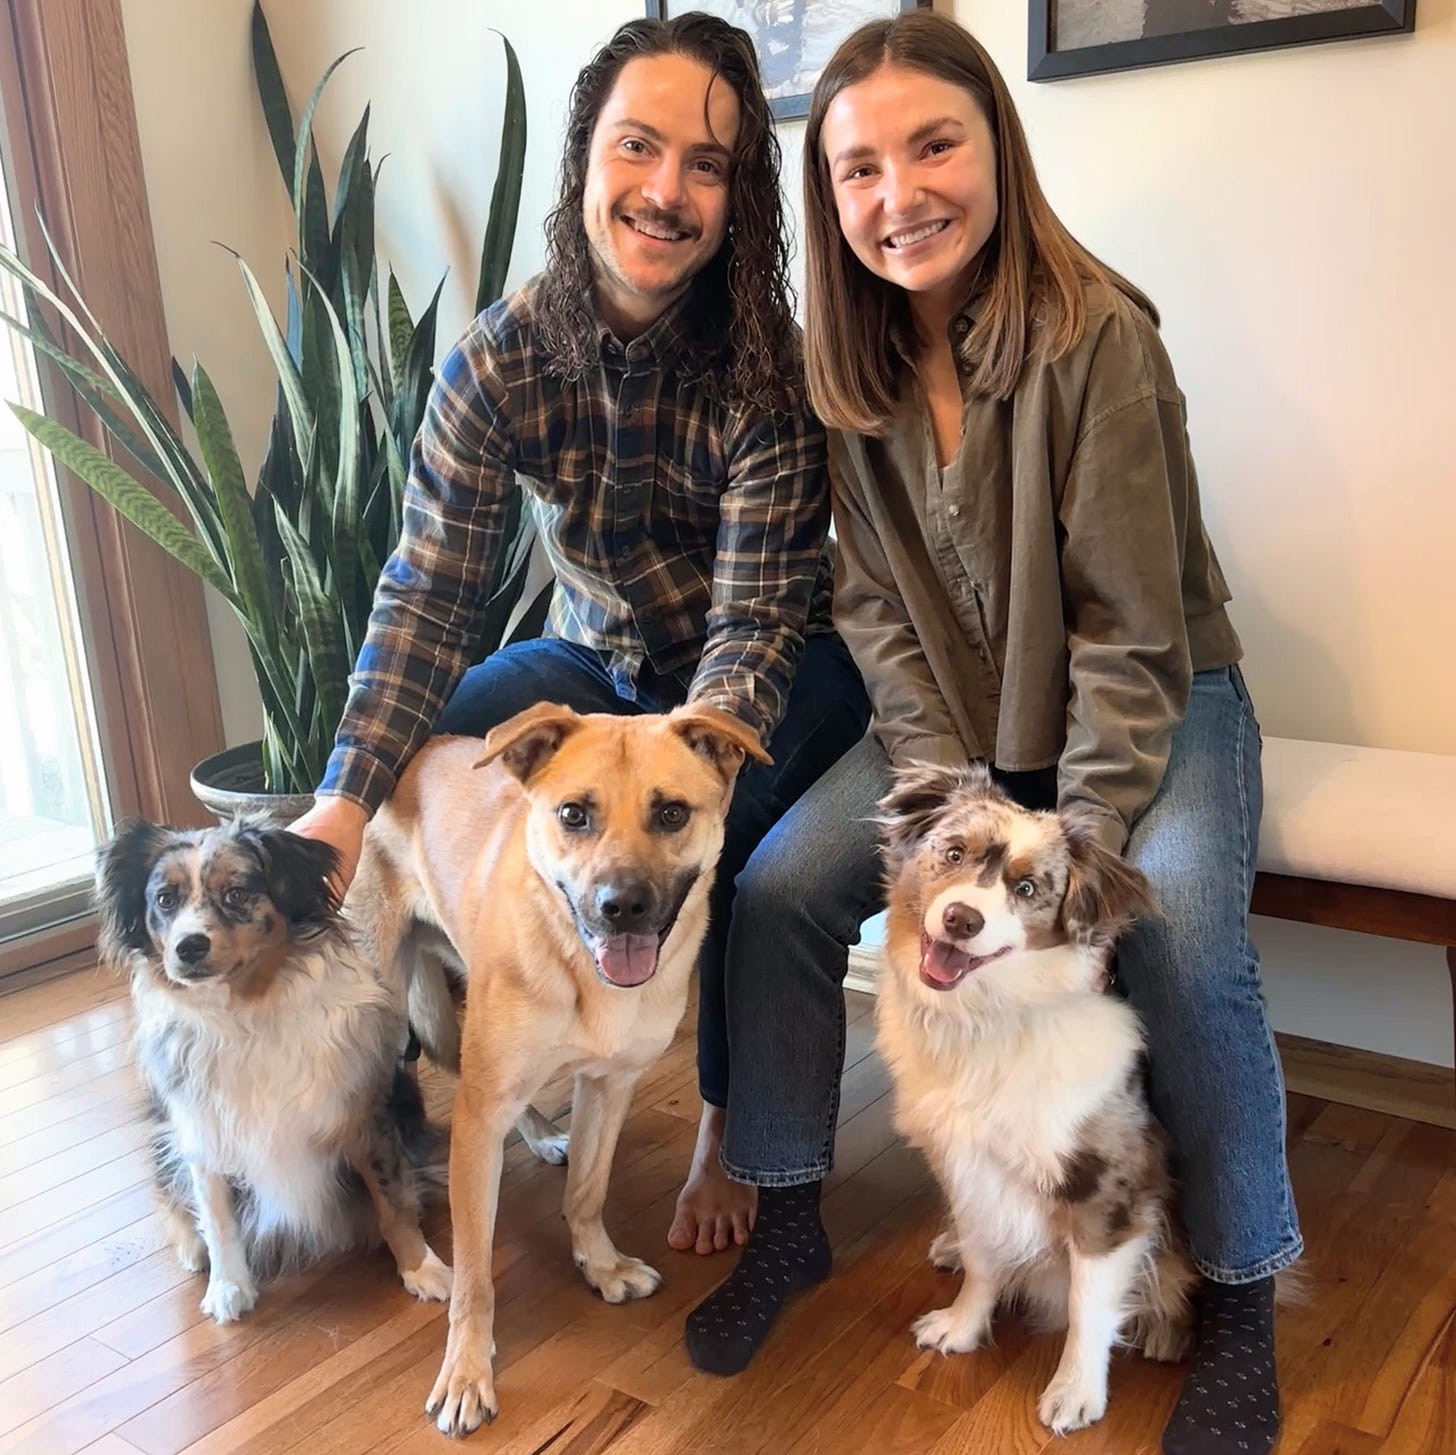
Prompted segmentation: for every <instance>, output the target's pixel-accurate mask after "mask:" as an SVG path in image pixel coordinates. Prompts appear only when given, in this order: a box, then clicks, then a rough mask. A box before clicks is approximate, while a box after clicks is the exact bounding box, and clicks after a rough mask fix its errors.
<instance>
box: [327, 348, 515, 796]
mask: <svg viewBox="0 0 1456 1455" xmlns="http://www.w3.org/2000/svg"><path fill="white" fill-rule="evenodd" d="M498 363H499V359H498V358H497V356H496V353H495V351H494V350H493V349H492V347H491V345H490V343H489V341H488V340H487V338H486V335H485V333H484V331H483V328H482V326H480V325H477V327H475V328H473V329H472V330H471V331H470V332H469V333H468V334H466V336H465V338H464V339H462V340H461V342H460V343H459V344H457V345H456V347H455V348H454V350H453V351H452V352H451V353H450V355H449V356H448V357H447V358H446V359H445V361H444V363H443V364H442V365H441V366H440V368H439V370H438V372H437V374H436V377H435V382H434V385H433V387H432V388H431V391H430V397H429V400H428V402H427V403H426V406H425V416H424V421H423V423H422V424H421V426H420V432H419V434H418V436H417V437H416V439H415V442H414V446H413V448H412V449H411V451H410V474H409V484H408V487H407V488H406V491H405V498H404V511H403V521H402V525H401V529H400V537H399V544H398V545H397V546H396V547H395V550H394V553H393V555H391V556H390V558H389V560H388V561H387V562H386V563H385V566H384V570H383V572H382V574H381V575H380V578H379V585H378V586H377V588H376V589H375V593H374V609H373V611H372V613H371V614H370V617H369V630H368V632H367V634H366V635H365V638H364V644H363V646H362V647H361V648H360V650H359V660H358V662H357V663H356V664H355V668H354V674H353V677H352V679H351V686H350V691H349V697H348V701H347V703H346V704H345V707H344V716H343V718H342V720H341V722H340V724H339V730H338V734H337V736H336V738H335V740H334V750H333V753H332V754H331V755H330V757H329V761H328V765H327V767H326V769H325V771H324V777H323V782H322V783H321V784H320V785H319V789H318V791H319V793H320V794H333V795H337V796H339V797H343V798H350V799H353V800H354V801H355V802H356V803H360V804H362V805H363V806H364V807H365V808H367V809H369V810H370V811H371V812H372V811H373V810H374V809H376V808H378V807H379V805H380V804H381V803H383V801H384V800H385V799H386V798H387V797H388V796H389V794H390V793H391V792H392V791H393V789H394V784H395V780H396V779H397V777H398V775H399V773H400V771H401V770H402V769H403V767H404V765H405V763H406V762H408V760H409V758H410V755H411V754H412V753H413V752H414V751H415V749H416V748H418V747H419V745H420V744H421V743H422V742H423V741H424V739H425V737H426V736H427V735H428V733H429V732H430V729H431V728H432V727H433V726H434V723H435V720H436V718H437V717H438V716H439V714H440V711H441V709H442V708H443V707H444V705H445V702H446V700H447V699H448V698H449V696H450V693H451V692H452V691H453V690H454V688H455V685H456V683H458V682H459V680H460V678H461V677H462V676H463V675H464V672H465V668H466V666H467V665H468V664H469V657H470V652H471V649H472V647H473V645H474V643H475V641H476V638H477V637H478V636H479V632H480V618H481V612H482V609H483V605H484V603H483V601H482V595H483V591H484V585H485V582H486V581H487V580H488V579H489V576H490V571H491V567H492V565H493V563H494V561H495V557H496V553H497V552H498V551H499V550H500V548H501V536H502V532H503V529H504V517H505V514H506V506H507V503H508V501H509V498H510V493H511V491H513V490H515V489H516V488H517V486H516V482H515V471H514V466H513V458H514V451H513V447H512V444H511V432H510V429H509V427H508V425H507V423H506V420H507V413H506V409H505V403H506V394H505V386H504V384H503V382H502V380H501V377H500V372H499V369H498V367H497V366H498Z"/></svg>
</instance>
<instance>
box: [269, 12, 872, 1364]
mask: <svg viewBox="0 0 1456 1455" xmlns="http://www.w3.org/2000/svg"><path fill="white" fill-rule="evenodd" d="M547 244H548V248H547V264H546V268H545V270H544V271H543V272H542V273H541V274H540V275H538V276H537V277H536V278H534V279H533V280H531V281H530V282H529V283H527V284H526V285H525V286H524V287H523V288H521V289H520V290H519V291H518V292H517V293H515V294H514V295H513V296H511V297H510V298H507V299H504V300H502V301H501V302H499V303H497V304H494V305H493V306H492V307H490V308H488V309H487V310H486V311H485V312H484V313H483V314H481V316H480V317H479V318H477V319H476V320H475V322H474V323H473V324H472V325H471V327H470V328H469V330H468V331H467V332H466V334H465V336H464V338H463V339H462V340H461V341H460V343H459V344H458V345H457V346H456V348H455V349H454V351H453V352H452V353H451V354H450V355H449V357H448V358H447V359H446V360H445V362H444V363H443V365H442V366H441V368H440V370H439V372H438V374H437V377H436V381H435V385H434V389H433V391H432V393H431V396H430V400H429V405H428V408H427V410H426V413H425V419H424V424H423V426H422V428H421V430H420V434H419V437H418V439H417V440H416V441H415V444H414V449H413V452H412V457H411V461H410V480H409V489H408V494H407V496H406V499H405V510H404V524H403V530H402V533H401V536H400V541H399V546H398V548H397V550H396V551H395V553H394V555H393V556H392V557H391V558H390V560H389V562H388V563H387V564H386V566H385V568H384V571H383V574H382V576H381V578H380V582H379V586H378V590H377V594H376V597H375V603H374V612H373V616H372V617H371V620H370V626H369V632H368V635H367V638H366V640H365V642H364V645H363V648H362V649H361V651H360V653H359V659H358V663H357V667H356V670H355V673H354V677H353V681H352V690H351V692H350V695H349V699H348V704H347V707H346V709H345V712H344V717H343V721H342V723H341V724H340V727H339V732H338V738H337V741H336V745H335V749H334V752H333V755H332V757H331V758H330V760H329V764H328V768H327V771H326V773H325V776H324V780H323V782H322V784H321V785H320V787H319V790H318V798H317V803H316V806H315V807H314V808H313V809H312V810H311V811H310V812H309V813H308V814H307V815H305V816H304V818H302V819H300V820H299V821H298V823H297V824H295V825H294V827H295V829H296V830H297V831H299V832H301V833H304V834H307V835H309V836H311V837H315V838H321V839H324V840H326V841H327V842H329V843H331V844H332V845H333V846H334V848H335V849H336V850H338V851H339V854H340V856H341V859H342V861H343V864H344V866H345V867H344V869H343V871H342V872H343V877H344V880H345V882H347V879H348V878H349V877H350V876H352V874H353V870H354V866H355V865H356V863H357V861H358V856H359V850H360V847H361V844H362V839H363V833H364V826H365V823H366V822H367V820H368V817H369V815H370V814H371V813H372V812H373V811H374V810H375V809H376V808H377V807H378V806H379V804H380V803H381V802H382V801H383V800H384V799H385V798H386V797H387V796H388V794H389V793H390V792H391V790H392V789H393V787H394V784H395V782H396V779H397V777H398V775H399V773H400V771H401V769H402V768H403V766H404V764H405V763H406V761H407V760H408V759H409V757H410V755H411V754H412V753H413V752H414V751H415V750H416V749H417V748H418V747H419V745H420V743H421V742H422V741H423V740H424V738H425V737H426V736H427V735H428V734H429V733H430V732H432V731H435V732H451V733H465V734H470V735H475V736H480V735H483V734H485V733H487V732H488V731H489V730H490V729H491V728H492V727H493V726H495V725H496V724H497V723H500V722H503V721H504V720H505V719H506V718H508V717H510V716H512V715H514V714H515V713H516V712H519V711H521V710H523V709H524V708H526V707H528V706H530V705H532V704H533V703H536V702H540V701H553V702H563V703H566V704H568V705H570V706H572V707H574V708H576V709H577V710H578V711H582V712H622V713H630V712H656V711H665V710H667V709H669V708H671V707H674V706H676V705H677V704H679V703H681V702H683V701H697V702H708V703H712V704H713V705H715V706H718V707H722V708H725V709H727V710H728V711H730V712H732V713H735V714H736V715H738V716H739V717H740V718H742V719H743V720H745V721H746V722H748V723H749V724H751V725H752V726H753V727H754V728H755V729H756V730H757V731H758V733H759V734H760V735H761V737H762V739H763V741H764V743H765V745H766V746H767V747H768V749H769V751H770V753H771V754H772V756H773V759H774V763H773V766H772V767H768V766H763V765H758V764H751V765H749V766H748V767H747V768H746V769H745V770H744V771H743V773H742V774H741V776H740V778H739V780H738V784H737V787H736V790H735V794H734V800H733V805H732V809H731V812H730V815H729V818H728V824H727V831H726V837H725V844H724V849H723V856H722V859H721V861H720V864H719V869H718V874H717V879H716V883H715V887H714V891H713V899H712V902H711V928H710V930H709V933H708V939H707V942H706V944H705V945H704V949H703V953H702V957H701V960H700V990H699V1026H698V1071H699V1084H700V1089H701V1092H702V1096H703V1102H704V1108H703V1116H702V1121H701V1124H700V1127H699V1135H698V1144H697V1148H696V1151H695V1154H694V1159H693V1166H692V1169H691V1171H690V1174H689V1177H688V1180H687V1184H686V1186H685V1187H684V1189H683V1192H682V1195H681V1197H680V1198H679V1200H678V1208H677V1215H676V1217H675V1219H674V1222H673V1224H672V1227H671V1229H670V1232H669V1242H670V1243H671V1244H672V1246H673V1247H675V1248H678V1249H681V1250H687V1249H696V1250H697V1251H698V1252H699V1253H711V1252H713V1251H715V1250H720V1249H723V1248H726V1247H728V1246H729V1244H730V1243H738V1244H748V1249H747V1253H748V1254H755V1245H758V1255H759V1256H757V1257H756V1258H755V1257H745V1259H742V1260H740V1264H739V1268H738V1270H736V1271H735V1275H734V1278H735V1279H738V1280H740V1281H741V1279H742V1278H743V1277H749V1276H750V1275H751V1279H750V1281H752V1282H753V1283H754V1287H755V1288H757V1287H758V1284H759V1283H760V1282H762V1283H763V1285H764V1288H765V1290H766V1292H765V1297H764V1298H763V1299H759V1298H758V1297H757V1295H755V1298H754V1303H755V1307H756V1308H759V1309H760V1311H761V1313H764V1314H769V1315H770V1316H771V1312H772V1311H776V1309H777V1306H778V1303H779V1302H781V1301H782V1299H783V1298H784V1297H786V1296H787V1294H788V1293H790V1292H792V1291H794V1290H795V1289H797V1288H798V1287H801V1286H804V1285H806V1284H807V1283H810V1282H814V1281H817V1279H819V1278H822V1277H823V1276H824V1275H825V1274H826V1273H827V1272H828V1258H827V1244H824V1245H823V1247H822V1249H821V1248H820V1244H822V1242H823V1238H822V1228H819V1224H818V1202H817V1197H818V1184H817V1183H815V1184H813V1187H812V1189H811V1191H812V1194H813V1206H812V1210H810V1209H807V1208H806V1206H805V1204H804V1198H805V1196H806V1189H804V1188H802V1187H792V1188H779V1187H774V1186H771V1185H769V1184H772V1183H773V1182H774V1181H775V1180H776V1178H777V1174H779V1173H787V1172H788V1171H789V1170H790V1169H768V1171H767V1172H766V1173H763V1174H762V1175H760V1171H761V1170H760V1169H759V1168H758V1166H757V1148H756V1146H755V1145H754V1142H753V1139H752V1137H751V1135H745V1136H742V1137H741V1138H740V1140H741V1141H743V1142H744V1145H742V1146H739V1147H736V1148H735V1147H734V1145H733V1141H734V1133H733V1124H734V1119H733V1115H732V1113H731V1111H729V1110H728V1108H729V1105H730V1097H729V1059H728V1026H727V1020H726V1016H727V1013H726V1010H725V1001H724V977H725V966H726V967H727V974H728V975H730V976H731V974H732V964H733V957H734V954H735V935H734V927H735V924H737V925H740V926H741V925H743V924H745V923H747V922H749V919H750V917H752V916H758V917H759V919H758V921H757V922H760V923H761V922H762V919H763V918H764V917H770V918H773V919H774V920H775V925H776V932H777V925H778V923H779V921H780V920H785V919H786V916H787V917H791V915H792V903H788V904H787V906H786V901H791V900H792V895H791V894H790V893H788V892H787V890H786V884H785V877H784V875H783V873H782V872H781V871H780V869H779V868H778V866H777V865H776V863H775V862H774V860H773V857H772V854H771V853H768V854H761V853H760V852H759V851H760V848H761V846H762V847H765V848H767V847H768V845H770V844H771V841H772V830H773V829H774V828H775V826H776V824H778V823H779V821H780V820H782V819H783V818H784V817H785V815H786V814H792V813H793V812H794V808H795V804H796V803H798V801H799V800H800V798H801V795H803V794H804V793H805V792H806V790H808V789H810V788H811V786H812V785H814V784H815V783H816V781H817V780H819V779H820V778H821V775H823V774H824V773H825V771H826V770H827V769H828V768H829V767H830V766H831V765H832V764H833V763H835V762H836V761H837V760H838V759H839V758H840V756H841V755H842V754H843V753H844V752H845V751H846V750H847V749H848V748H850V747H851V746H853V744H854V743H856V742H857V741H858V740H859V739H860V738H861V737H862V736H863V734H864V732H865V729H866V726H867V723H868V718H869V706H868V701H867V699H866V696H865V693H864V688H863V685H862V683H861V681H860V678H859V674H858V672H857V671H856V669H855V667H854V664H853V662H852V661H851V659H850V657H849V654H848V652H847V651H846V649H845V647H844V645H843V644H842V643H841V641H840V640H839V638H838V637H837V636H836V635H835V634H834V632H833V629H832V627H831V625H830V596H831V576H832V565H831V558H830V554H829V550H828V547H827V545H826V541H827V532H828V527H829V494H828V481H827V477H826V466H825V437H824V431H823V428H822V426H821V425H820V424H819V423H818V421H817V420H816V419H815V418H814V417H813V415H812V413H811V412H810V410H809V408H808V405H807V402H806V391H805V389H804V386H803V373H802V364H801V361H800V356H799V347H798V336H797V331H796V329H795V326H794V323H793V317H792V312H791V309H790V303H789V288H788V280H787V262H788V247H787V240H786V233H785V228H784V220H783V215H782V208H781V203H780V192H779V148H778V143H777V141H776V139H775V137H774V134H773V129H772V124H771V121H770V115H769V108H768V103H767V101H766V99H765V97H764V93H763V87H762V84H761V80H760V76H759V70H758V63H757V59H756V57H755V55H754V51H753V46H752V43H751V41H750V40H749V38H748V36H747V35H746V34H745V33H744V32H743V31H741V30H739V29H737V28H735V27H733V26H731V25H729V24H727V23H726V22H725V21H723V20H721V19H717V18H714V17H712V16H709V15H705V14H701V13H687V14H684V15H682V16H679V17H677V18H675V19H673V20H669V21H660V20H636V21H632V22H630V23H628V24H626V25H624V26H623V27H622V28H621V29H620V30H618V31H617V33H616V34H615V35H614V36H613V37H612V39H611V40H610V41H609V42H608V43H607V44H606V45H605V46H604V47H603V48H602V49H601V50H600V51H599V52H598V53H597V55H596V56H595V57H594V58H593V59H592V60H591V61H590V62H589V63H588V64H587V66H586V67H585V69H584V70H583V71H582V72H581V74H580V76H579V77H578V79H577V83H576V86H575V89H574V90H573V93H572V98H571V106H570V114H569V117H568V122H567V130H566V146H565V155H564V158H563V162H562V169H561V189H560V196H559V199H558V202H557V205H556V207H555V209H554V210H553V212H552V213H551V216H550V218H549V219H548V222H547ZM517 488H524V489H525V490H526V492H527V495H528V498H529V501H530V504H531V507H532V508H533V510H534V512H535V515H536V520H537V522H538V525H539V527H540V532H541V539H542V541H543V544H544V547H545V551H546V554H547V556H548V558H549V560H550V563H551V565H552V567H553V569H554V571H555V575H556V586H555V591H554V595H553V599H552V606H551V615H550V621H549V628H548V635H547V637H546V638H545V639H543V640H540V641H527V642H520V643H516V644H514V645H511V646H508V647H506V648H504V649H502V650H501V651H498V652H496V653H494V654H493V655H491V656H490V657H489V658H487V659H486V660H485V661H484V662H483V663H481V664H480V665H478V666H475V667H472V668H470V669H469V670H468V671H467V670H466V666H467V663H468V662H469V661H470V658H471V654H472V647H473V646H474V644H475V642H476V640H477V638H478V629H477V622H478V618H479V612H480V608H481V607H482V606H483V604H484V603H483V601H482V599H481V598H482V593H483V583H484V582H485V581H486V580H487V579H488V577H489V574H490V570H491V567H492V564H493V563H494V561H495V559H496V556H497V554H498V552H499V551H500V550H501V549H502V534H503V530H502V522H503V520H504V517H505V514H506V510H507V506H508V502H509V500H510V497H511V493H512V492H513V491H515V490H516V489H517ZM783 932H784V933H786V934H792V933H794V932H795V927H794V926H793V925H792V924H791V923H788V922H785V923H784V930H783ZM811 933H812V927H808V928H806V929H805V934H806V935H807V934H811ZM801 948H805V950H806V952H807V953H813V947H812V946H805V947H801ZM831 948H832V947H831ZM841 958H842V952H841ZM829 967H830V970H831V971H832V968H833V958H832V955H831V957H830V960H829ZM831 981H832V984H831ZM825 984H826V987H827V990H829V991H832V993H833V994H836V995H837V994H838V982H837V979H833V977H832V975H826V979H825ZM786 1070H787V1068H786ZM754 1094H756V1095H757V1096H758V1097H760V1098H761V1097H763V1096H765V1095H769V1096H771V1095H772V1088H756V1089H755V1088H741V1089H740V1091H739V1095H740V1096H744V1095H754ZM759 1119H760V1120H761V1117H760V1118H759ZM725 1129H726V1137H727V1147H726V1149H724V1145H723V1144H724V1137H725ZM720 1151H721V1152H722V1153H723V1155H722V1156H721V1157H720ZM725 1164H726V1168H727V1173H733V1174H736V1180H735V1178H733V1177H730V1176H729V1175H726V1174H725ZM755 1182H756V1183H758V1184H760V1185H759V1186H758V1187H757V1188H755V1187H754V1186H753V1185H752V1184H753V1183H755ZM785 1198H787V1199H788V1200H789V1204H792V1205H788V1204H786V1205H785V1206H784V1207H783V1208H779V1207H778V1206H777V1203H776V1199H785ZM809 1211H812V1219H810V1221H811V1222H812V1224H813V1227H812V1228H811V1227H809V1226H808V1224H806V1223H805V1221H804V1220H805V1218H806V1216H807V1215H808V1212H809ZM755 1218H756V1219H757V1225H756V1230H755V1231H754V1232H753V1233H752V1238H751V1240H750V1230H751V1229H753V1228H754V1226H755V1222H754V1220H755ZM815 1228H818V1229H819V1231H818V1239H817V1241H816V1242H815V1244H814V1246H815V1250H816V1251H815V1256H813V1257H811V1258H809V1259H807V1260H806V1259H802V1258H801V1259H799V1260H798V1262H797V1263H794V1265H793V1267H794V1271H793V1276H792V1277H783V1278H781V1277H779V1272H778V1268H777V1265H778V1261H779V1260H780V1258H781V1256H782V1253H783V1249H784V1248H785V1247H787V1246H789V1245H790V1244H793V1243H794V1241H795V1239H797V1238H799V1237H800V1236H801V1235H809V1234H812V1233H813V1231H814V1229H815ZM764 1249H772V1250H773V1256H772V1258H770V1259H769V1263H771V1264H772V1265H773V1268H774V1270H775V1271H774V1272H773V1273H772V1274H771V1275H770V1273H769V1272H768V1271H767V1265H765V1267H764V1268H758V1271H757V1272H755V1271H754V1270H755V1268H757V1265H758V1264H759V1263H762V1262H763V1257H762V1250H764ZM790 1261H791V1262H792V1261H793V1260H792V1259H791V1260H790ZM740 1291H741V1290H740ZM745 1296H746V1295H745ZM765 1331H766V1325H765ZM690 1342H691V1341H690ZM695 1357H696V1356H695ZM700 1362H703V1361H700ZM715 1362H717V1361H714V1360H713V1359H712V1358H711V1357H709V1358H708V1359H707V1361H706V1364H713V1363H715ZM705 1367H706V1365H705ZM725 1372H726V1371H725Z"/></svg>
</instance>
